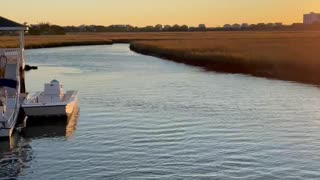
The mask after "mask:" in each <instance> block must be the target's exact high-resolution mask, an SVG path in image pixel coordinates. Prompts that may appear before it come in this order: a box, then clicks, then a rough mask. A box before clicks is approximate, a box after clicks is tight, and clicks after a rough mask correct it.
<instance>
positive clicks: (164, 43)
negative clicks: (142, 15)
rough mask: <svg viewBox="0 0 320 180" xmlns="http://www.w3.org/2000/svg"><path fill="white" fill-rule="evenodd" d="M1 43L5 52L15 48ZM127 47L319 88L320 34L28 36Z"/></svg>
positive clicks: (31, 43) (33, 40) (58, 43)
mask: <svg viewBox="0 0 320 180" xmlns="http://www.w3.org/2000/svg"><path fill="white" fill-rule="evenodd" d="M14 40H15V37H10V36H9V37H8V36H7V37H6V36H2V37H0V42H2V43H1V44H0V47H3V48H4V47H8V48H10V47H15V45H16V44H15V43H14ZM119 43H125V44H129V45H130V49H131V50H132V51H134V52H136V53H139V54H144V55H149V56H153V57H158V58H161V59H163V60H169V61H174V62H177V63H184V64H187V65H191V66H196V67H201V68H203V69H204V70H207V71H216V72H221V73H233V74H247V75H252V76H255V77H263V78H269V79H278V80H285V81H294V82H300V83H304V84H312V85H320V71H319V72H318V69H320V60H319V59H320V54H319V53H318V49H317V47H319V46H320V32H313V33H303V32H290V33H288V32H250V33H248V32H203V33H90V34H69V35H64V36H54V35H50V36H27V37H26V43H25V44H26V45H25V49H39V48H58V47H69V46H90V45H112V44H119Z"/></svg>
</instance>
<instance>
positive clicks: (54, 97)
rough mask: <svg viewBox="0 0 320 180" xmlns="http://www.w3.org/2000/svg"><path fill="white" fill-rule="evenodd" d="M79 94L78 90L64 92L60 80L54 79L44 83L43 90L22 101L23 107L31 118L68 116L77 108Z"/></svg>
mask: <svg viewBox="0 0 320 180" xmlns="http://www.w3.org/2000/svg"><path fill="white" fill-rule="evenodd" d="M77 94H78V92H77V91H66V93H64V92H63V90H62V86H61V85H60V83H59V81H57V80H52V81H51V82H50V83H46V84H45V85H44V91H43V92H37V93H35V94H34V95H32V96H28V97H27V98H26V99H25V100H24V102H23V103H22V108H23V110H24V112H25V114H26V115H27V116H28V117H31V118H32V117H59V116H65V117H67V116H69V115H70V114H72V112H73V111H74V110H75V108H77V104H78V98H77ZM43 120H45V119H43Z"/></svg>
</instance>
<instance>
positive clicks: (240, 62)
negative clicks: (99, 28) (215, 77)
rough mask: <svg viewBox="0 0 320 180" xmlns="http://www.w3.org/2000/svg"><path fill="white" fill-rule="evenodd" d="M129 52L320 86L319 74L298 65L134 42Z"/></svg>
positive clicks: (205, 67)
mask: <svg viewBox="0 0 320 180" xmlns="http://www.w3.org/2000/svg"><path fill="white" fill-rule="evenodd" d="M130 50H132V51H134V52H136V53H139V54H143V55H147V56H152V57H157V58H160V59H163V60H168V61H173V62H177V63H183V64H186V65H190V66H196V67H200V68H203V69H204V70H206V71H215V72H219V73H230V74H244V75H251V76H254V77H261V78H267V79H274V80H283V81H291V82H298V83H303V84H309V85H320V72H319V73H317V72H313V71H312V72H310V70H309V69H308V68H303V67H299V66H298V65H288V64H282V65H281V64H276V65H275V64H271V63H260V64H258V63H257V64H251V63H247V61H246V60H244V59H241V58H237V57H232V56H224V55H220V56H215V57H214V56H212V57H210V58H203V57H201V56H197V55H195V56H193V55H190V54H188V53H185V54H184V53H170V52H165V51H161V49H160V50H159V49H156V48H155V49H152V48H148V47H144V46H143V45H142V46H141V45H139V43H135V42H133V43H131V44H130ZM315 77H319V78H315Z"/></svg>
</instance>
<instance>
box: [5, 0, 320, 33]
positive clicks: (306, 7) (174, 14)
mask: <svg viewBox="0 0 320 180" xmlns="http://www.w3.org/2000/svg"><path fill="white" fill-rule="evenodd" d="M0 2H1V6H0V7H1V8H0V16H3V17H6V18H9V19H11V20H14V21H17V22H20V23H23V22H27V23H28V24H37V23H41V22H49V23H51V24H57V25H82V24H86V25H92V24H94V25H111V24H131V25H134V26H146V25H155V24H163V25H166V24H168V25H174V24H179V25H184V24H186V25H188V26H197V25H198V24H206V25H207V26H210V27H214V26H222V25H224V24H233V23H250V24H251V23H259V22H265V23H269V22H283V23H284V24H291V23H294V22H302V17H303V14H305V13H309V12H320V0H0Z"/></svg>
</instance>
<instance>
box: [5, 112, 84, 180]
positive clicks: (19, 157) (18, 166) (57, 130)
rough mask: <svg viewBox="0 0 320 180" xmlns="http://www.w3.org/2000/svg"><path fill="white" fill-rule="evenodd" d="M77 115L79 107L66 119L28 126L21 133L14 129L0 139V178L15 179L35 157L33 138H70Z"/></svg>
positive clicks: (74, 127)
mask: <svg viewBox="0 0 320 180" xmlns="http://www.w3.org/2000/svg"><path fill="white" fill-rule="evenodd" d="M78 116H79V108H77V110H76V111H75V112H74V113H73V114H72V116H70V117H69V118H68V119H67V120H66V121H58V122H59V123H50V124H46V125H44V126H30V127H27V128H25V130H24V131H23V132H24V133H22V134H21V135H20V134H18V132H16V131H15V132H14V133H13V134H12V136H11V137H9V141H0V179H2V178H4V179H17V178H18V177H19V175H20V173H21V172H22V171H23V169H24V168H26V167H28V162H29V161H32V160H33V158H34V157H35V156H34V151H33V149H32V146H31V142H32V140H33V139H41V138H62V140H65V139H66V138H67V139H68V138H70V137H71V136H72V135H73V133H74V131H75V129H76V125H77V121H78Z"/></svg>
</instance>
